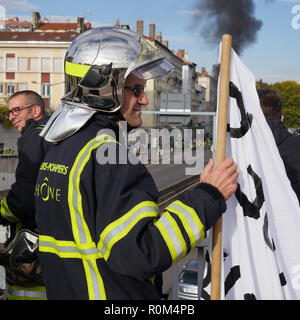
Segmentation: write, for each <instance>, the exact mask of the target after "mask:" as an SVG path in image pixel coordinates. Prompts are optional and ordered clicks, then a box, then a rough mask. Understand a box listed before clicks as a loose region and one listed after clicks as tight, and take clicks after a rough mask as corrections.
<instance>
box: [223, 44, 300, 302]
mask: <svg viewBox="0 0 300 320" xmlns="http://www.w3.org/2000/svg"><path fill="white" fill-rule="evenodd" d="M227 122H228V133H227V142H226V157H232V158H233V159H234V161H235V162H236V163H237V164H238V172H239V178H238V181H237V182H238V189H237V192H236V193H235V195H233V196H232V197H231V198H230V199H229V201H228V202H227V211H226V213H225V214H224V215H223V232H222V246H223V257H222V272H221V278H222V281H221V299H233V300H237V299H238V300H240V299H242V300H244V299H246V300H247V299H257V300H260V299H263V300H270V299H271V300H275V299H280V300H283V299H300V248H299V244H300V208H299V204H298V200H297V197H296V195H295V193H294V191H293V189H292V187H291V184H290V181H289V179H288V178H287V175H286V172H285V168H284V165H283V162H282V159H281V157H280V155H279V152H278V150H277V146H276V143H275V141H274V138H273V135H272V132H271V130H270V129H269V127H268V124H267V122H266V120H265V117H264V115H263V112H262V110H261V107H260V103H259V99H258V95H257V92H256V86H255V78H254V76H253V74H252V73H251V72H250V71H249V70H248V69H247V67H246V66H245V65H244V64H243V63H242V61H241V60H240V58H239V57H238V55H237V54H236V53H235V52H234V50H232V53H231V71H230V97H229V107H228V120H227Z"/></svg>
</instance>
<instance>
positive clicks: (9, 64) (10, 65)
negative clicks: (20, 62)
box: [6, 53, 16, 70]
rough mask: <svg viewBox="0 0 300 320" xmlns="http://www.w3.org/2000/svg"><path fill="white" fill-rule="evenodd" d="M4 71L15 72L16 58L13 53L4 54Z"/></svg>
mask: <svg viewBox="0 0 300 320" xmlns="http://www.w3.org/2000/svg"><path fill="white" fill-rule="evenodd" d="M6 69H7V70H16V57H15V54H14V53H7V54H6Z"/></svg>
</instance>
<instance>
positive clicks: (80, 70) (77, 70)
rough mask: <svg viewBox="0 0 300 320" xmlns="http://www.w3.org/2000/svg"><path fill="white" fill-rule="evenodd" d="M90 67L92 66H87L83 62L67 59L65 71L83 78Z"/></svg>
mask: <svg viewBox="0 0 300 320" xmlns="http://www.w3.org/2000/svg"><path fill="white" fill-rule="evenodd" d="M89 69H90V66H86V65H83V64H77V63H72V62H68V61H66V64H65V72H66V73H67V74H69V75H70V76H76V77H80V78H83V77H84V76H85V74H86V73H87V72H88V70H89Z"/></svg>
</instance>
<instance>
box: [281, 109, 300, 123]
mask: <svg viewBox="0 0 300 320" xmlns="http://www.w3.org/2000/svg"><path fill="white" fill-rule="evenodd" d="M282 113H283V117H284V120H283V121H284V124H285V126H286V127H287V128H300V108H299V107H298V108H297V107H288V108H284V109H283V110H282Z"/></svg>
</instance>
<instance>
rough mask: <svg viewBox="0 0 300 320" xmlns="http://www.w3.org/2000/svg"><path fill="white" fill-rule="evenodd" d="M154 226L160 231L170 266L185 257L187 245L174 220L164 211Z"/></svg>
mask: <svg viewBox="0 0 300 320" xmlns="http://www.w3.org/2000/svg"><path fill="white" fill-rule="evenodd" d="M154 225H155V226H156V227H157V228H158V230H159V231H160V233H161V235H162V237H163V238H164V240H165V242H166V245H167V247H168V248H169V251H170V255H171V257H172V264H174V263H176V261H177V260H178V258H182V257H184V256H185V255H186V253H187V245H186V242H185V240H184V238H183V235H182V233H181V230H180V228H179V227H178V225H177V223H176V221H175V219H174V218H173V217H172V216H171V215H170V213H169V212H167V211H166V212H164V213H163V215H162V216H161V217H160V219H159V220H158V221H156V222H154Z"/></svg>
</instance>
